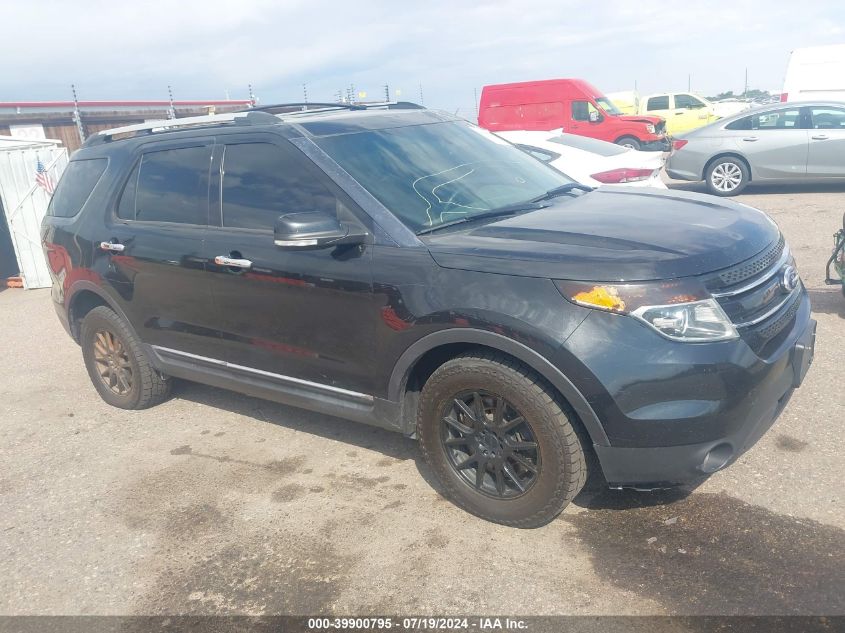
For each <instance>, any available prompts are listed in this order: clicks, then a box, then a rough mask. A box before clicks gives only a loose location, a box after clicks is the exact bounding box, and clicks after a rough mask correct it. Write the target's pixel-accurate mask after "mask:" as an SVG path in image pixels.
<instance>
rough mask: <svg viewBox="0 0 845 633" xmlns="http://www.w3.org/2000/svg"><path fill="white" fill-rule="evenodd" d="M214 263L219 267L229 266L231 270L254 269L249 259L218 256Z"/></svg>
mask: <svg viewBox="0 0 845 633" xmlns="http://www.w3.org/2000/svg"><path fill="white" fill-rule="evenodd" d="M214 263H215V264H217V265H218V266H228V267H229V268H243V269H244V270H249V269H250V268H252V262H251V261H249V260H248V259H238V258H236V257H229V256H228V255H218V256H217V257H215V258H214Z"/></svg>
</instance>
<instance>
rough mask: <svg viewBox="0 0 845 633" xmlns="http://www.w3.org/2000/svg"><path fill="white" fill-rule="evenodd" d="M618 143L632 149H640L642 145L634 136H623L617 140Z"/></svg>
mask: <svg viewBox="0 0 845 633" xmlns="http://www.w3.org/2000/svg"><path fill="white" fill-rule="evenodd" d="M616 144H617V145H621V146H622V147H629V148H631V149H636V150H639V149H640V148H641V147H642V143H640V142H639V140H637V139H635V138H634V137H633V136H623V137H622V138H620V139H619V140H617V141H616Z"/></svg>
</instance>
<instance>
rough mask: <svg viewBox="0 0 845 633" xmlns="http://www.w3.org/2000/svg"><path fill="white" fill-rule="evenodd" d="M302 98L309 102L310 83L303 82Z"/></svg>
mask: <svg viewBox="0 0 845 633" xmlns="http://www.w3.org/2000/svg"><path fill="white" fill-rule="evenodd" d="M302 100H303V101H304V102H305V103H308V84H302Z"/></svg>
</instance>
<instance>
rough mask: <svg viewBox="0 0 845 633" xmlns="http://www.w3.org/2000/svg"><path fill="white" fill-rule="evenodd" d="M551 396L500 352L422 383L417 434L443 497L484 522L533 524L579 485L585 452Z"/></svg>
mask: <svg viewBox="0 0 845 633" xmlns="http://www.w3.org/2000/svg"><path fill="white" fill-rule="evenodd" d="M569 415H570V414H568V413H567V412H566V411H564V409H563V408H562V407H561V405H560V404H559V402H558V398H557V396H556V394H554V393H553V392H552V390H551V388H550V387H548V386H547V385H545V384H544V382H543V381H542V379H541V378H540V377H539V376H538V375H537V374H535V373H534V372H532V371H530V370H528V369H526V368H525V367H523V366H522V365H520V364H519V363H517V362H516V361H514V360H513V359H511V358H509V357H507V356H505V355H503V354H498V353H492V352H491V353H484V352H470V353H467V354H463V355H461V356H458V357H457V358H454V359H452V360H450V361H448V362H446V363H444V364H443V365H442V366H441V367H439V368H438V369H437V370H436V371H435V372H434V373H433V374H432V375H431V377H430V378H429V379H428V381H427V382H426V384H425V386H424V387H423V391H422V396H421V398H420V404H419V409H418V419H417V431H418V435H419V438H420V446H421V449H422V453H423V456H424V457H425V459H426V461H427V462H428V464H429V465H430V466H431V468H432V470H433V471H434V473H435V475H436V476H437V478H438V480H439V481H440V483H441V484H442V486H443V488H445V490H446V493H447V495H448V496H449V498H450V499H451V500H452V501H454V502H455V503H456V504H457V505H459V506H460V507H462V508H464V509H465V510H467V511H469V512H471V513H472V514H475V515H476V516H479V517H481V518H483V519H487V520H488V521H493V522H495V523H501V524H503V525H509V526H513V527H521V528H533V527H539V526H542V525H545V524H546V523H548V522H550V521H551V520H552V519H554V518H555V517H556V516H557V515H559V514H560V513H561V511H562V510H563V509H564V508H565V507H566V506H567V505H568V504H569V502H570V501H571V500H572V498H573V497H575V495H576V494H578V492H579V491H580V490H581V488H583V486H584V483H585V481H586V477H587V467H586V463H585V458H584V451H583V449H582V447H581V443H580V441H579V439H578V435H577V434H576V431H575V428H574V427H573V423H572V420H571V419H570V417H569Z"/></svg>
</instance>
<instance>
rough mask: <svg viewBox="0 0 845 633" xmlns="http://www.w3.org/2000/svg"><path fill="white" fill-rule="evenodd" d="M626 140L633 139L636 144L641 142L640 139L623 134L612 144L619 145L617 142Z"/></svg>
mask: <svg viewBox="0 0 845 633" xmlns="http://www.w3.org/2000/svg"><path fill="white" fill-rule="evenodd" d="M626 138H630V139H633V140H635V141H636V142H637V143H642V141H641V140H640V139H638V138H637V137H636V136H634V135H633V134H623V135H622V136H620V137H619V138H618V139H616V140H615V141H613V142H614V143H616V144H617V145H618V144H619V141H624V140H625V139H626Z"/></svg>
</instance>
